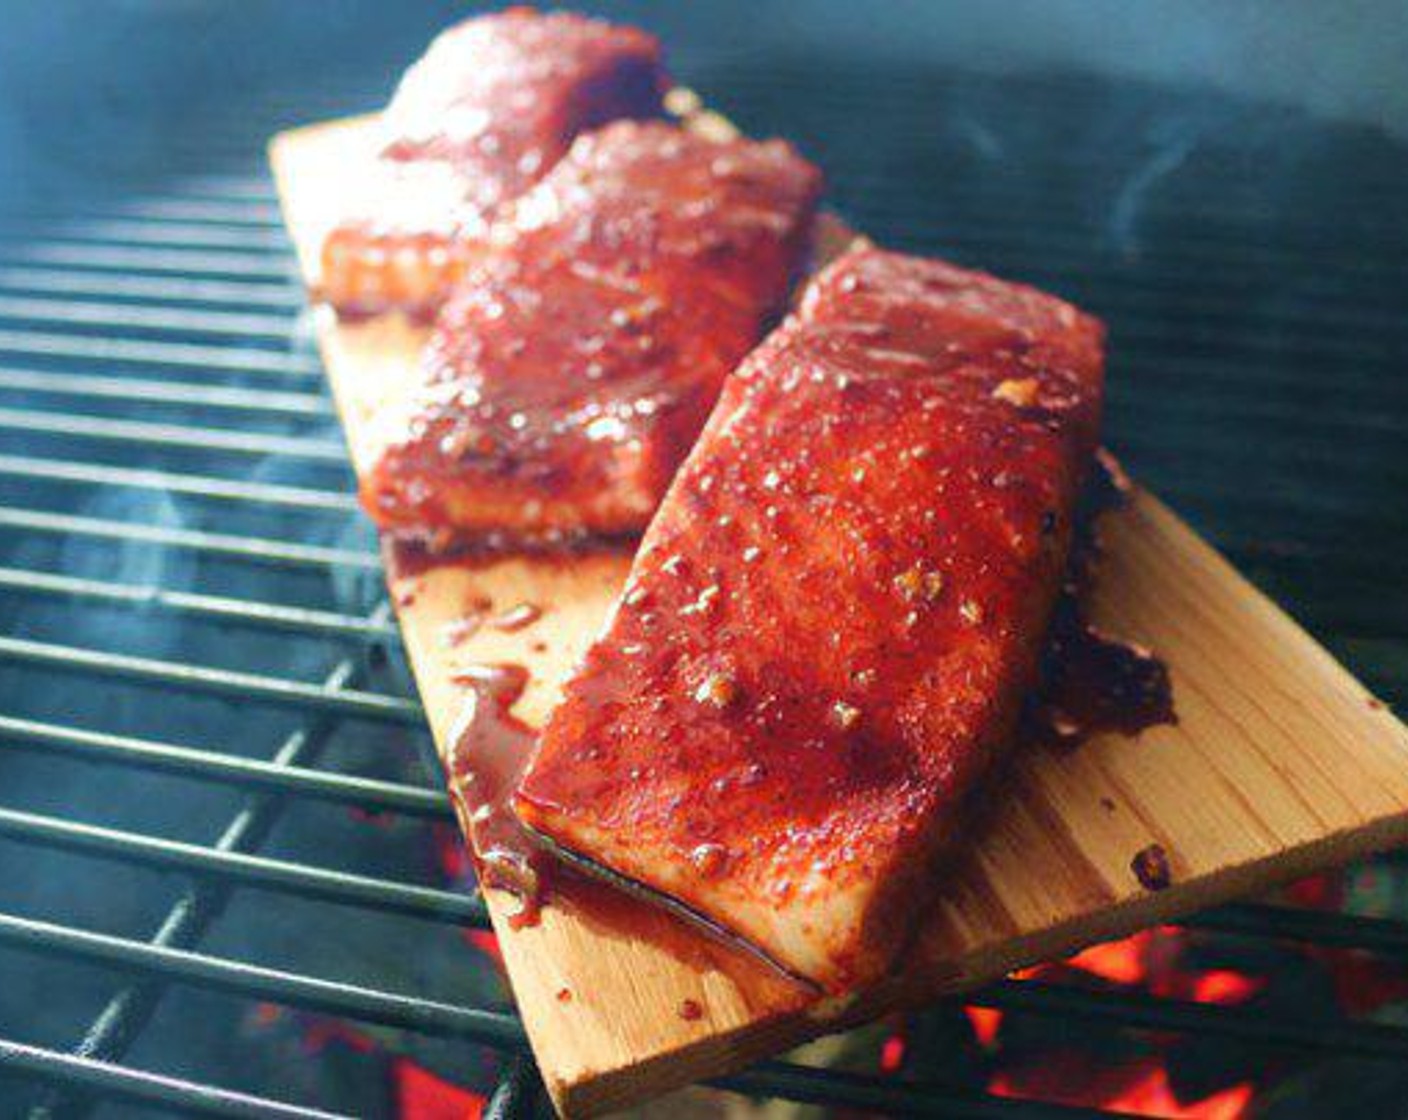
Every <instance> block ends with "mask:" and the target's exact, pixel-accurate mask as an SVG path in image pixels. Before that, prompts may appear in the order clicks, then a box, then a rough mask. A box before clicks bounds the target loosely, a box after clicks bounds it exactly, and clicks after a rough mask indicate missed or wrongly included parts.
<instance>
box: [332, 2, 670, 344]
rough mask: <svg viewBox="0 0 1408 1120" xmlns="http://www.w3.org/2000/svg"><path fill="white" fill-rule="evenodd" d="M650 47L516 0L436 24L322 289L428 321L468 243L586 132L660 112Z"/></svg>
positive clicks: (340, 301)
mask: <svg viewBox="0 0 1408 1120" xmlns="http://www.w3.org/2000/svg"><path fill="white" fill-rule="evenodd" d="M667 86H668V82H667V79H666V75H665V71H664V68H663V65H662V62H661V52H660V44H659V42H658V41H657V40H656V39H655V38H654V37H653V36H651V35H648V34H646V33H645V32H644V31H639V30H637V29H635V28H630V27H618V26H613V25H611V24H608V23H604V22H602V21H600V20H594V19H587V18H584V17H582V16H578V15H573V14H571V13H568V12H552V13H548V14H541V13H538V12H536V11H534V10H532V9H531V8H511V9H508V10H507V11H504V12H499V13H496V14H493V15H486V16H480V17H478V18H475V19H470V20H466V21H465V22H464V23H461V24H459V25H458V26H456V27H453V28H451V29H450V30H448V31H445V32H443V33H442V34H441V35H440V36H439V38H437V39H436V40H435V42H434V43H433V44H432V45H431V47H430V50H429V51H428V52H427V53H426V55H425V56H424V57H423V58H422V59H421V60H420V61H419V62H417V63H416V64H415V65H414V66H412V67H411V68H410V70H408V71H407V73H406V75H405V77H404V78H403V79H402V81H401V84H400V86H399V88H398V89H397V91H396V95H395V97H394V98H393V99H392V101H391V104H390V105H389V106H388V108H387V110H386V112H385V113H384V114H383V117H382V122H381V132H382V136H383V146H382V149H381V153H380V156H379V158H378V159H376V160H375V162H374V164H373V165H372V166H371V167H370V168H368V169H367V170H366V172H365V174H364V175H360V176H354V177H352V179H351V181H349V184H348V188H349V192H351V193H353V194H354V201H353V203H352V206H351V208H350V212H349V213H348V215H347V217H346V218H345V219H344V220H343V221H342V222H341V223H340V224H338V225H337V226H336V227H335V228H334V229H333V230H332V231H331V233H330V234H329V235H328V237H327V239H326V240H325V241H324V243H323V248H322V260H321V266H322V267H321V278H320V281H319V288H318V295H319V296H320V297H321V298H322V299H324V300H326V301H327V302H328V303H330V304H331V305H332V306H333V307H334V308H335V309H336V310H337V311H338V312H339V314H341V315H344V316H349V317H362V316H369V315H376V314H381V313H384V312H387V311H391V310H400V311H404V312H406V313H408V314H410V315H412V316H413V317H416V318H422V319H427V320H428V319H429V318H431V317H433V315H434V312H435V310H436V308H438V307H439V305H440V304H441V303H442V302H443V300H444V298H445V296H446V295H447V294H448V292H449V290H450V289H451V288H452V287H453V285H454V282H455V280H456V279H458V277H459V276H461V275H462V274H463V273H464V271H465V269H466V268H467V267H468V262H469V260H470V258H471V257H472V255H473V242H474V240H475V239H476V238H477V237H479V236H482V234H483V233H484V231H485V229H486V228H487V225H488V223H489V222H491V221H492V220H493V218H494V217H495V215H496V214H497V213H498V212H499V210H500V209H501V208H502V207H503V205H504V204H505V203H506V202H508V201H509V200H511V199H513V198H516V197H517V196H518V195H520V194H522V193H523V192H524V191H525V190H526V189H527V188H528V187H530V186H531V185H532V184H534V183H535V182H537V181H538V180H539V179H540V178H542V176H543V175H544V174H546V173H547V172H548V170H549V169H550V168H551V167H552V166H553V165H554V164H555V163H557V161H558V160H559V159H561V158H562V156H563V155H564V154H565V153H566V152H567V149H568V147H569V146H570V145H571V143H572V140H573V139H574V138H575V137H576V136H577V135H579V134H580V133H582V132H585V131H588V130H590V129H593V128H596V127H598V126H600V125H602V124H605V123H606V122H608V121H611V120H616V119H618V118H622V117H650V116H657V115H659V114H660V112H661V98H662V97H663V95H664V92H665V90H666V88H667Z"/></svg>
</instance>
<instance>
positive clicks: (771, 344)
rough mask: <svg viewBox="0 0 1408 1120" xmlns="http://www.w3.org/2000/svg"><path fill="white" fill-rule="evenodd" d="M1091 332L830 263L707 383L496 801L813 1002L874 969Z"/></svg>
mask: <svg viewBox="0 0 1408 1120" xmlns="http://www.w3.org/2000/svg"><path fill="white" fill-rule="evenodd" d="M1102 347H1103V330H1102V328H1101V326H1100V324H1099V323H1098V321H1096V320H1095V319H1093V318H1091V317H1089V316H1087V315H1085V314H1082V313H1081V312H1080V311H1078V310H1076V309H1075V308H1074V307H1072V306H1070V305H1069V304H1066V303H1063V302H1062V301H1060V300H1058V299H1056V298H1054V297H1051V296H1049V295H1045V294H1043V293H1041V292H1038V291H1036V290H1034V289H1031V288H1027V287H1023V286H1020V285H1016V284H1009V283H1005V282H1003V281H1001V280H998V279H995V278H993V277H991V276H987V275H984V274H981V273H976V272H969V271H965V270H963V269H959V268H956V267H953V266H951V265H948V264H945V263H943V262H940V261H935V260H923V259H919V258H915V257H909V256H903V255H899V254H895V253H890V252H883V251H880V250H877V249H873V248H862V249H856V250H852V251H851V252H850V253H848V254H847V255H845V256H844V257H842V258H841V259H839V260H838V261H836V262H835V263H833V264H832V265H831V266H830V267H828V268H827V269H826V270H824V272H823V273H822V274H820V275H819V276H818V278H817V279H816V280H815V282H814V283H813V284H812V285H811V286H810V288H809V289H808V291H807V292H806V294H805V296H804V298H803V300H802V302H801V305H800V307H799V310H798V311H797V312H796V314H795V315H793V316H792V317H791V318H790V319H789V320H788V321H787V322H786V323H785V324H784V325H783V326H781V327H780V328H779V329H778V330H776V331H775V332H774V333H773V334H772V335H771V336H770V337H769V338H768V340H767V341H766V342H765V343H764V344H763V345H762V346H760V347H759V348H758V349H757V350H756V351H754V353H753V354H752V355H751V356H750V357H749V358H748V359H747V360H746V361H745V362H744V363H743V365H742V366H741V367H740V368H739V369H738V371H737V372H736V373H734V374H733V375H732V376H731V377H730V378H729V379H728V381H727V384H726V385H725V387H724V389H723V392H722V396H721V398H720V400H719V403H718V405H717V407H716V408H715V409H714V411H713V414H712V416H711V417H710V419H709V421H708V424H707V426H706V427H705V429H704V432H703V434H702V436H701V437H700V440H699V442H698V444H697V445H696V446H695V447H694V449H693V451H692V452H691V454H690V455H689V457H688V459H687V461H686V462H685V465H684V466H683V468H682V469H681V471H680V473H679V475H678V477H677V478H676V479H675V481H674V483H673V485H672V486H671V488H670V490H669V492H668V494H667V495H666V497H665V499H664V501H663V503H662V505H661V507H660V509H659V512H658V513H657V515H656V517H655V519H654V521H653V522H652V524H651V525H650V528H649V529H648V531H647V533H646V536H645V539H644V541H643V543H642V547H641V549H640V552H639V554H638V555H637V558H636V561H635V564H634V566H633V568H632V571H631V575H630V578H629V580H628V582H627V584H626V587H625V590H624V591H623V594H622V598H621V600H620V601H619V603H618V604H617V605H616V608H615V612H614V614H613V616H612V618H611V619H610V621H609V623H608V625H607V628H606V631H605V633H604V635H603V636H602V637H601V638H600V639H599V640H598V641H597V642H596V643H595V644H594V646H593V647H592V648H591V649H590V651H589V652H588V654H587V656H586V658H585V659H584V662H583V664H582V666H581V667H580V669H579V670H578V672H577V673H576V675H575V676H574V678H573V679H572V680H570V681H569V682H568V684H567V686H566V691H565V698H564V700H563V702H562V704H561V705H560V706H559V707H558V708H557V709H556V710H555V712H554V713H553V714H552V716H551V717H550V719H549V721H548V723H547V726H546V728H545V730H544V733H543V735H542V738H541V742H540V746H539V748H538V752H537V754H536V757H535V758H534V760H533V762H532V763H531V765H530V768H529V770H528V772H527V774H526V776H525V778H524V780H523V782H522V784H521V786H520V788H519V790H518V792H517V795H516V797H515V802H514V805H515V809H516V811H517V813H518V814H519V816H520V818H521V819H522V820H523V821H524V822H525V824H527V825H528V826H529V827H530V828H531V829H533V830H535V831H536V832H538V833H540V834H542V835H544V836H546V837H548V838H549V839H550V840H551V842H552V843H553V844H555V845H557V846H559V847H561V848H564V849H568V850H570V851H572V852H574V853H576V854H577V855H578V856H579V857H580V858H581V859H582V860H584V861H587V863H588V864H589V865H590V864H596V865H600V866H602V867H604V868H606V869H609V871H610V872H612V873H614V874H615V875H618V876H624V877H626V878H628V879H631V880H634V881H636V882H637V883H640V884H642V885H643V886H644V887H646V888H648V889H649V890H651V891H654V892H658V893H659V894H663V895H666V896H669V897H670V898H671V899H672V900H674V901H675V903H677V904H678V906H679V907H681V908H683V909H685V910H687V911H691V912H694V913H698V914H700V915H702V916H703V917H704V918H706V919H707V920H708V921H710V922H713V923H715V924H717V925H720V926H722V927H724V928H726V929H728V930H730V931H732V932H733V933H734V934H736V935H737V936H739V937H741V938H743V939H744V940H746V941H748V942H750V943H752V944H753V945H755V946H757V947H758V948H759V949H760V950H761V951H762V952H764V953H765V954H766V955H767V956H768V957H770V958H771V959H772V960H774V961H775V962H777V963H779V964H780V965H782V966H783V967H784V968H786V969H788V970H789V971H791V972H794V973H796V974H798V975H801V976H804V977H806V978H808V979H810V980H812V981H814V982H816V983H818V984H819V985H821V986H822V987H824V988H826V989H827V990H829V991H832V992H841V991H847V990H853V989H855V988H856V987H858V986H863V985H866V984H869V983H871V982H873V981H875V980H877V979H878V978H880V977H881V976H882V975H884V974H885V973H886V972H887V970H889V969H890V968H891V967H892V965H893V962H894V960H895V958H896V955H897V953H898V952H899V950H900V949H901V948H902V946H903V945H904V944H905V942H906V939H907V937H908V936H909V935H910V934H911V932H912V930H913V928H914V923H915V918H916V916H917V915H918V914H920V913H921V912H922V910H923V906H922V904H923V902H924V900H925V899H926V898H927V897H929V896H930V895H931V894H932V893H933V891H934V890H935V888H936V887H938V886H940V885H941V883H942V879H941V878H940V877H938V875H937V874H936V872H935V869H934V864H935V857H936V855H937V854H938V853H939V851H940V850H941V848H943V846H944V845H945V844H946V843H947V842H948V841H950V840H951V839H952V837H953V834H954V832H955V830H956V828H957V827H958V826H959V821H960V816H961V813H960V810H961V808H962V806H963V803H964V802H965V800H966V799H967V796H968V794H969V793H970V791H971V790H972V788H973V787H974V785H975V784H976V783H977V782H978V781H979V780H980V778H981V777H982V776H983V774H984V773H985V772H986V771H988V770H989V769H990V768H991V766H992V764H993V762H994V760H995V759H996V757H997V756H998V754H999V753H1000V751H1001V750H1002V749H1003V748H1004V747H1005V746H1006V745H1007V744H1008V742H1009V741H1010V739H1011V737H1012V732H1013V730H1014V728H1015V725H1016V721H1017V717H1018V713H1019V709H1020V707H1021V704H1022V701H1023V699H1024V696H1025V695H1026V693H1027V691H1028V690H1029V688H1030V687H1031V686H1032V684H1033V683H1034V678H1035V674H1036V670H1037V665H1038V660H1039V657H1040V654H1041V651H1042V648H1043V642H1044V636H1045V633H1046V630H1047V626H1048V622H1049V619H1050V617H1051V614H1052V610H1053V606H1054V604H1055V603H1056V601H1057V597H1058V594H1059V590H1060V586H1061V583H1062V579H1063V575H1064V573H1065V571H1066V565H1067V559H1068V554H1069V551H1070V547H1071V540H1072V521H1073V517H1074V512H1075V509H1076V502H1077V496H1078V493H1079V490H1080V487H1081V485H1082V481H1083V479H1084V477H1085V475H1086V473H1087V468H1088V466H1089V464H1090V462H1091V460H1092V456H1093V453H1094V450H1095V448H1096V446H1097V440H1098V432H1099V419H1100V407H1101V396H1102V379H1103V356H1102Z"/></svg>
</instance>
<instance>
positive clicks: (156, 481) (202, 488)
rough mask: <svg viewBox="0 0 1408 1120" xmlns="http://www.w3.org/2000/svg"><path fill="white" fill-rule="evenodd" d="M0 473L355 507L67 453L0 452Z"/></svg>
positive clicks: (313, 506) (265, 503) (278, 487)
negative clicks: (87, 459) (70, 456)
mask: <svg viewBox="0 0 1408 1120" xmlns="http://www.w3.org/2000/svg"><path fill="white" fill-rule="evenodd" d="M0 475H8V476H10V477H12V478H33V479H43V480H44V481H46V482H66V483H75V484H84V485H93V486H121V487H125V488H128V489H134V490H159V491H162V492H163V493H170V494H186V495H189V496H190V497H193V498H208V499H212V500H215V501H225V502H241V503H247V504H249V505H253V506H256V507H261V508H268V509H294V510H308V511H317V512H323V513H352V512H354V511H355V510H356V509H357V508H358V507H357V499H356V498H354V497H353V496H352V495H351V494H344V493H341V492H340V491H336V490H316V489H313V488H312V487H307V486H285V485H283V484H282V483H277V482H233V481H230V480H228V479H223V478H212V477H210V476H209V475H201V474H185V473H179V472H176V471H160V470H151V469H148V468H145V467H114V466H109V465H107V464H106V463H101V464H100V463H85V462H74V461H73V460H70V459H49V458H32V457H30V456H26V455H5V454H0Z"/></svg>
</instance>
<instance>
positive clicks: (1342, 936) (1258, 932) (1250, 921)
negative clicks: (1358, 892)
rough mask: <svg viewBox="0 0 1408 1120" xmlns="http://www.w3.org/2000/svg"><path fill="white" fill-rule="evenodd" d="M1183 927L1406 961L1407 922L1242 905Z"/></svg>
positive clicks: (1195, 919)
mask: <svg viewBox="0 0 1408 1120" xmlns="http://www.w3.org/2000/svg"><path fill="white" fill-rule="evenodd" d="M1182 924H1183V925H1186V926H1188V927H1190V928H1194V929H1205V930H1209V931H1215V932H1217V933H1232V934H1240V935H1242V936H1245V937H1266V938H1273V939H1282V940H1288V941H1304V942H1309V943H1311V944H1316V945H1332V946H1335V947H1337V948H1341V949H1362V950H1364V951H1366V952H1372V953H1379V954H1382V955H1384V956H1390V957H1402V958H1408V922H1404V921H1395V920H1393V919H1389V918H1372V917H1366V916H1365V915H1362V914H1342V913H1333V912H1326V911H1319V910H1303V909H1300V908H1297V907H1290V906H1266V905H1253V904H1250V903H1244V904H1241V905H1237V906H1223V907H1219V908H1218V909H1216V910H1204V911H1203V912H1202V913H1200V914H1196V915H1194V916H1193V917H1192V918H1189V919H1188V920H1187V921H1185V922H1183V923H1182Z"/></svg>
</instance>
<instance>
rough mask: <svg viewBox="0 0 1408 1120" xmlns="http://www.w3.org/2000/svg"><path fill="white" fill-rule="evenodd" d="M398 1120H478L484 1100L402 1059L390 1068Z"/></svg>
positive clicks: (482, 1110) (482, 1109) (476, 1094)
mask: <svg viewBox="0 0 1408 1120" xmlns="http://www.w3.org/2000/svg"><path fill="white" fill-rule="evenodd" d="M392 1072H393V1076H394V1077H395V1083H396V1112H395V1115H396V1116H397V1117H398V1120H479V1117H480V1116H481V1115H482V1114H483V1112H484V1098H483V1097H482V1096H480V1095H479V1094H478V1093H473V1092H471V1091H470V1090H468V1089H462V1088H460V1087H459V1086H458V1085H453V1084H451V1083H450V1082H448V1081H445V1080H443V1079H442V1078H439V1077H436V1076H435V1074H433V1073H431V1072H430V1071H429V1070H428V1069H426V1068H424V1067H423V1066H418V1065H416V1063H415V1062H412V1061H408V1060H406V1059H405V1058H398V1059H396V1061H395V1062H394V1063H393V1065H392Z"/></svg>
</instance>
